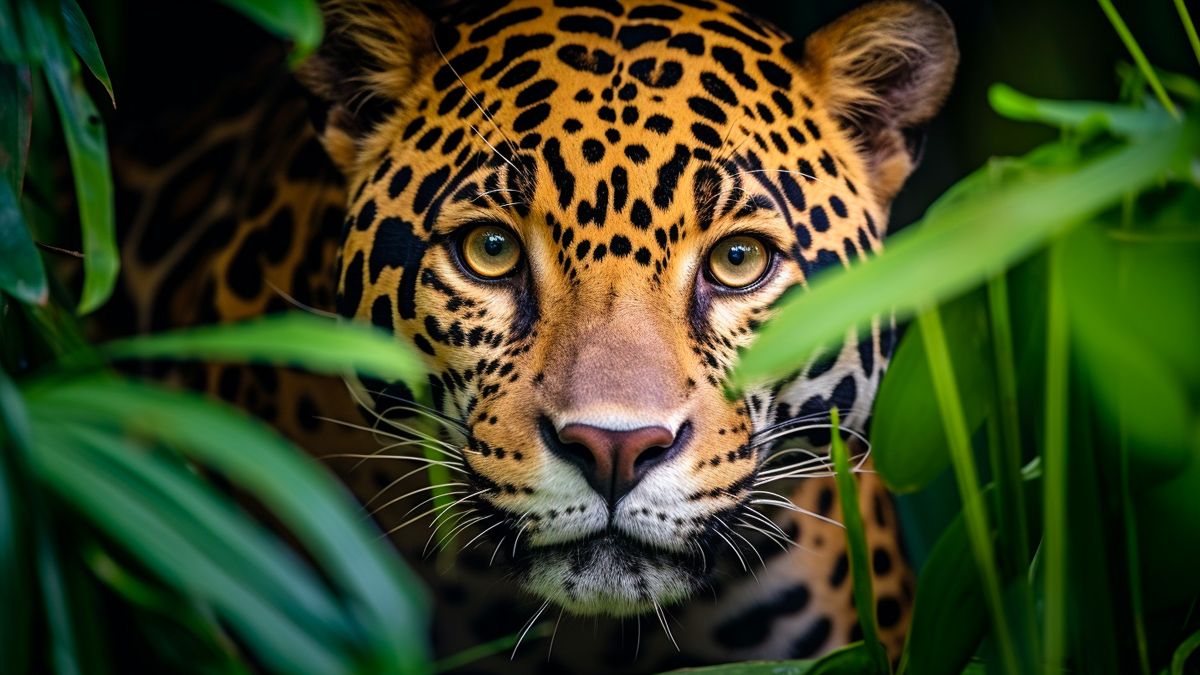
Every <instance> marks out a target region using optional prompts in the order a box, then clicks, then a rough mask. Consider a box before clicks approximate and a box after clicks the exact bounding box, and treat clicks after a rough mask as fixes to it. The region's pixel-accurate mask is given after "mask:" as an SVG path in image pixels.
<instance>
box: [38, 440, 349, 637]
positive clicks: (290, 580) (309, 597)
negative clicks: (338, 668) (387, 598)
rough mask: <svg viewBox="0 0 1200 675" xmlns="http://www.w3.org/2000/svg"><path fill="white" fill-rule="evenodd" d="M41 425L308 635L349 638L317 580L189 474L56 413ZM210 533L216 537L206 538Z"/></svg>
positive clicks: (275, 541) (291, 554) (266, 535)
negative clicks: (107, 471) (134, 491)
mask: <svg viewBox="0 0 1200 675" xmlns="http://www.w3.org/2000/svg"><path fill="white" fill-rule="evenodd" d="M41 423H42V425H43V428H42V430H41V434H39V435H44V434H45V433H47V429H46V428H45V426H46V425H49V426H57V427H58V428H57V429H55V430H54V431H52V432H50V433H58V434H62V435H63V436H64V440H65V441H67V442H71V443H74V444H75V445H77V446H79V447H85V448H88V449H89V450H91V451H92V452H95V453H97V454H99V455H102V456H103V457H104V459H105V460H107V461H109V462H111V463H112V464H113V465H114V466H117V467H120V469H121V470H123V471H124V472H126V473H127V474H128V475H129V476H130V478H131V479H135V480H137V481H139V485H140V488H139V493H140V495H141V496H142V497H144V498H146V499H148V500H152V501H155V502H156V503H158V504H159V507H158V509H157V510H158V511H159V513H161V514H162V515H163V516H164V517H165V518H169V519H170V521H171V522H173V523H175V524H176V529H177V531H178V532H179V533H180V534H181V535H183V536H188V537H189V538H191V539H192V540H193V541H200V540H208V541H210V542H211V543H209V544H207V545H206V546H205V547H204V549H205V551H207V553H208V555H209V556H210V557H212V558H213V559H214V560H215V561H216V562H218V564H220V565H221V566H222V567H224V568H225V569H230V570H239V571H240V572H241V573H242V574H243V575H244V578H245V579H246V580H247V581H248V582H249V583H250V585H252V586H253V587H254V588H255V589H257V590H258V591H259V592H260V593H262V594H263V595H264V596H266V597H267V598H268V599H269V600H270V601H271V602H272V604H274V605H275V606H276V607H279V608H281V609H284V610H286V611H288V612H289V613H290V614H291V615H293V616H296V617H298V618H300V620H301V621H302V622H303V623H306V624H311V626H310V628H309V630H310V631H311V632H312V633H313V634H314V635H321V636H324V637H326V638H329V639H337V640H343V641H349V640H350V639H351V638H352V633H351V629H350V627H349V625H348V624H347V623H346V621H345V618H344V617H343V616H341V614H340V613H339V611H338V608H337V607H336V606H335V605H334V604H333V603H332V602H331V601H330V597H329V595H328V593H327V592H326V591H325V589H324V587H323V585H322V583H321V582H320V581H319V580H318V579H317V577H316V576H315V575H313V574H312V573H311V572H309V570H308V569H306V568H305V567H303V566H302V564H301V563H300V561H299V560H298V559H297V558H296V556H295V554H294V553H293V552H292V551H291V550H289V549H288V548H286V547H285V546H283V545H282V544H281V543H280V542H279V541H278V539H276V538H275V537H273V536H272V535H270V534H269V533H268V532H267V531H266V530H265V529H263V528H262V527H258V526H256V525H255V524H254V522H253V521H251V520H249V519H246V518H245V517H244V516H242V514H239V513H237V512H235V511H233V510H232V509H231V508H229V506H228V505H227V504H225V503H223V502H222V501H221V500H219V499H218V498H216V496H215V495H214V494H213V493H212V491H211V489H209V488H207V487H206V486H205V485H204V484H203V483H201V482H200V481H199V480H198V479H196V478H195V477H194V476H193V475H192V474H190V473H186V472H182V471H180V470H179V467H177V466H171V465H169V464H167V463H166V462H165V461H164V460H163V459H161V458H158V457H155V456H153V455H149V454H146V452H145V449H144V448H140V447H137V446H133V447H130V445H128V444H127V443H126V442H124V441H123V440H122V439H121V438H120V437H118V436H115V435H111V434H109V433H104V432H102V431H100V430H99V429H97V428H96V427H84V426H79V425H63V424H62V422H61V421H60V420H59V419H58V418H52V419H48V420H45V419H44V420H41ZM215 533H220V536H219V537H216V536H213V534H215Z"/></svg>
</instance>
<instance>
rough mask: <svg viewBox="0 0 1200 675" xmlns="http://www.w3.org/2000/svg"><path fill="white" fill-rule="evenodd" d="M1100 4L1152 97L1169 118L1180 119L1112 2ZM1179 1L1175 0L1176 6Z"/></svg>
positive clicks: (1108, 0)
mask: <svg viewBox="0 0 1200 675" xmlns="http://www.w3.org/2000/svg"><path fill="white" fill-rule="evenodd" d="M1096 1H1097V2H1099V3H1100V9H1103V10H1104V14H1105V15H1106V16H1108V22H1109V23H1111V24H1112V27H1113V30H1115V31H1117V35H1118V36H1120V38H1121V42H1124V43H1125V48H1126V49H1128V50H1129V54H1130V56H1132V57H1133V60H1134V62H1135V63H1137V67H1138V69H1139V70H1141V71H1142V75H1144V76H1145V77H1146V81H1147V82H1149V83H1150V88H1151V89H1153V90H1154V95H1155V96H1157V97H1158V102H1159V103H1161V104H1162V107H1163V108H1165V109H1166V111H1167V112H1169V113H1171V117H1174V118H1175V119H1180V117H1179V111H1178V110H1176V109H1175V104H1174V103H1172V102H1171V99H1170V98H1168V97H1167V90H1166V89H1163V86H1162V82H1160V81H1159V80H1158V75H1157V74H1156V73H1155V72H1154V68H1153V67H1151V65H1150V61H1149V60H1148V59H1147V58H1146V54H1145V52H1143V51H1142V48H1141V47H1140V46H1138V43H1137V40H1135V39H1134V37H1133V33H1131V32H1129V26H1127V25H1125V20H1124V19H1122V18H1121V15H1120V14H1118V13H1117V8H1116V7H1113V4H1112V0H1096ZM1178 2H1179V0H1176V3H1177V4H1178Z"/></svg>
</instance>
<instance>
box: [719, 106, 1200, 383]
mask: <svg viewBox="0 0 1200 675" xmlns="http://www.w3.org/2000/svg"><path fill="white" fill-rule="evenodd" d="M1196 126H1197V125H1196V124H1194V123H1193V124H1190V125H1188V126H1186V127H1185V126H1183V125H1173V126H1170V127H1167V128H1165V129H1164V130H1163V131H1162V132H1161V133H1158V134H1155V135H1153V136H1151V137H1147V138H1144V139H1139V140H1138V141H1137V142H1135V143H1131V144H1130V145H1128V146H1125V147H1122V148H1119V149H1116V150H1113V151H1109V152H1107V153H1105V154H1103V155H1101V156H1100V157H1098V158H1096V159H1093V160H1090V161H1088V162H1086V163H1084V164H1083V165H1082V166H1080V167H1079V168H1078V170H1076V171H1072V172H1069V173H1059V174H1050V175H1047V174H1046V173H1045V172H1041V173H1039V172H1027V174H1026V175H1024V176H1023V177H1022V178H1021V179H1019V180H1015V181H1013V182H1012V183H1011V184H1008V185H1004V186H1002V187H998V188H996V189H995V190H989V191H987V192H986V193H982V194H977V195H970V196H969V197H965V198H963V199H960V200H957V201H955V202H954V203H951V204H947V205H946V206H945V208H940V209H938V210H937V211H936V212H933V213H930V214H928V215H927V216H926V217H925V219H923V220H922V221H921V222H920V223H919V224H918V225H916V226H914V227H912V228H909V229H908V230H906V231H903V232H901V233H899V234H897V235H895V236H894V237H893V238H892V239H891V243H890V244H889V245H888V247H887V248H886V249H885V251H884V252H883V254H881V255H879V256H878V257H875V258H872V259H869V260H867V261H865V262H862V263H860V264H858V265H855V266H852V267H850V268H849V269H838V270H833V271H832V272H831V273H827V274H824V275H820V276H818V277H817V278H816V279H814V280H813V282H812V286H811V289H810V290H809V291H807V292H797V293H791V294H789V295H788V296H786V297H785V298H784V299H783V300H782V301H781V302H780V304H779V306H778V312H777V314H776V315H775V316H774V317H773V318H771V320H769V321H767V322H766V323H765V325H764V326H763V328H762V330H761V332H760V334H759V336H758V338H757V339H756V341H755V342H754V344H752V345H751V346H750V348H749V349H748V350H746V351H745V352H744V353H743V354H742V355H741V362H740V363H739V364H738V366H737V367H736V369H735V371H734V373H733V375H732V378H731V382H732V384H733V385H734V387H735V388H745V387H747V386H750V385H752V384H753V383H756V382H761V381H763V380H765V379H767V378H771V377H774V376H776V375H777V374H778V373H781V372H788V371H789V370H792V369H794V368H795V366H796V364H798V363H803V362H804V361H806V360H807V359H808V358H809V357H811V356H812V355H813V354H814V353H816V352H817V351H818V350H820V349H821V348H822V347H823V346H825V345H828V344H832V343H833V342H835V341H836V340H838V339H841V338H842V337H843V336H844V335H845V332H846V330H847V329H848V328H850V327H852V326H862V325H866V323H867V322H869V321H870V319H871V318H872V317H873V316H876V315H879V314H885V313H887V312H890V311H893V310H895V311H896V312H897V313H898V314H899V315H901V316H906V315H909V314H912V313H913V312H915V311H917V310H918V309H920V308H922V307H927V306H930V305H932V304H934V303H937V302H940V301H942V300H944V299H946V298H949V297H953V296H955V295H958V294H960V293H962V292H964V291H965V290H967V289H968V288H971V287H972V286H976V285H978V284H980V283H982V282H983V281H985V280H986V279H987V278H988V277H990V276H992V275H994V274H995V273H996V272H997V271H998V270H1001V269H1004V268H1005V267H1007V266H1009V265H1011V264H1012V263H1014V262H1016V261H1018V260H1020V259H1021V258H1022V257H1024V256H1025V255H1027V254H1028V253H1029V252H1030V251H1032V250H1034V249H1035V248H1037V247H1038V246H1039V245H1041V244H1043V243H1044V242H1045V241H1046V240H1047V239H1048V238H1049V237H1051V236H1053V235H1055V234H1056V233H1058V232H1060V231H1062V230H1063V229H1066V228H1067V227H1068V226H1070V225H1072V224H1074V223H1076V222H1078V221H1079V220H1080V219H1082V218H1085V217H1086V216H1088V215H1090V214H1093V213H1095V212H1097V211H1099V210H1101V209H1103V208H1105V207H1108V206H1110V205H1112V204H1114V203H1116V201H1117V200H1118V199H1119V198H1120V196H1121V195H1122V194H1125V193H1127V192H1131V191H1135V190H1138V189H1140V188H1141V187H1143V186H1145V185H1147V184H1148V183H1150V182H1151V181H1153V180H1155V179H1156V178H1158V177H1159V176H1161V175H1162V174H1163V173H1164V172H1165V171H1167V170H1168V169H1170V168H1172V167H1175V166H1177V165H1179V164H1180V163H1182V162H1183V161H1184V159H1185V158H1186V157H1188V156H1189V154H1191V153H1194V152H1195V151H1196V147H1197V139H1198V137H1200V134H1197V129H1196ZM814 316H819V317H821V321H817V322H814V321H813V320H812V317H814Z"/></svg>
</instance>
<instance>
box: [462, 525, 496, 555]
mask: <svg viewBox="0 0 1200 675" xmlns="http://www.w3.org/2000/svg"><path fill="white" fill-rule="evenodd" d="M503 524H504V521H503V520H501V521H500V522H498V523H496V524H494V525H491V526H489V527H488V528H486V529H485V530H483V531H482V532H480V533H479V534H477V535H475V536H474V537H471V540H470V541H468V542H467V543H465V544H463V547H462V550H464V551H465V550H467V549H469V548H471V544H474V543H475V542H476V541H478V540H479V538H480V537H482V536H483V535H485V534H487V533H488V532H491V531H492V530H494V529H496V528H497V527H500V526H501V525H503Z"/></svg>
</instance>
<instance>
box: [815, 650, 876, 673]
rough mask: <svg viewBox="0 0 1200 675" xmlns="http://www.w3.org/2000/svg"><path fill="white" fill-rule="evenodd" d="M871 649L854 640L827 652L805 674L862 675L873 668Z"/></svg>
mask: <svg viewBox="0 0 1200 675" xmlns="http://www.w3.org/2000/svg"><path fill="white" fill-rule="evenodd" d="M874 667H875V666H874V657H873V656H872V654H871V650H870V649H867V648H866V646H864V645H863V643H861V642H854V643H851V644H848V645H846V646H845V647H842V648H841V649H835V650H833V651H832V652H829V653H828V654H826V655H825V656H822V657H821V658H820V659H818V660H817V662H816V663H814V664H813V666H812V669H811V670H809V671H808V673H807V675H862V674H863V673H869V672H872V670H873V669H874Z"/></svg>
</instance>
